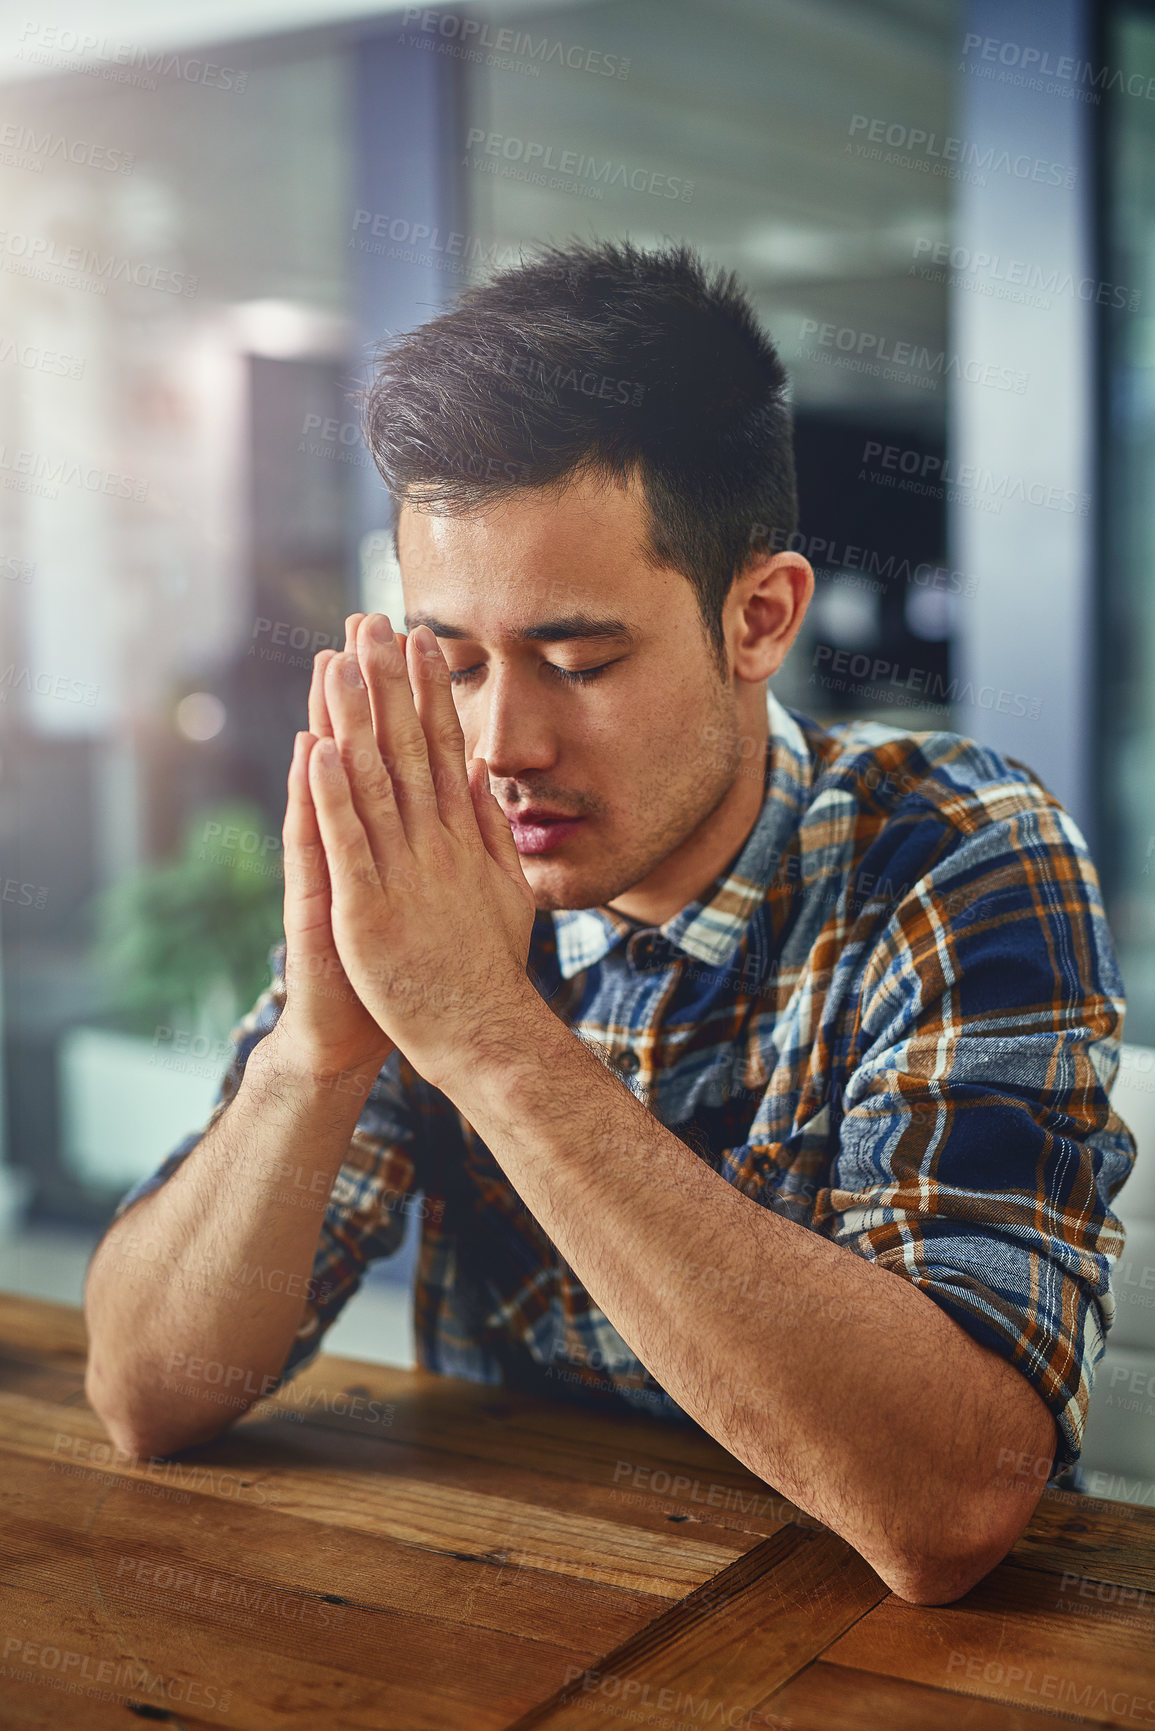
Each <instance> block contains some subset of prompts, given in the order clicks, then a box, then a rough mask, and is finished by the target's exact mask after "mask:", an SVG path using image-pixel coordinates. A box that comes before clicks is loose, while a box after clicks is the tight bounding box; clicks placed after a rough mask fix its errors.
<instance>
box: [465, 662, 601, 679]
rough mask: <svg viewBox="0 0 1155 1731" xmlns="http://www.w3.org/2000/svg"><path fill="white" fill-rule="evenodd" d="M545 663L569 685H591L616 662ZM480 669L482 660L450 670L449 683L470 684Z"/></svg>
mask: <svg viewBox="0 0 1155 1731" xmlns="http://www.w3.org/2000/svg"><path fill="white" fill-rule="evenodd" d="M543 665H544V666H546V667H549V668H552V670H553V671H554V673H556V674H557V676H558V678H559V679H561V680H563V681H564V682H565V684H567V685H589V684H590V683H591V682H592V681H593V680H595V679H598V678H600V676H601V675H602V674H603V673H604V672H605V671H606V669H607V668H608V667H612V666H613V665H614V664H613V662H612V661H603V662H602V664H601V666H600V667H582V668H573V667H559V666H558V665H557V663H556V662H554V661H546V662H544V663H543ZM480 671H481V663H480V662H478V663H477V665H476V666H475V667H459V668H455V669H453V670H451V671H450V674H449V683H450V684H451V685H468V684H469V682H470V681H471V680H472V679H473V677H474V675H475V674H477V673H479V672H480Z"/></svg>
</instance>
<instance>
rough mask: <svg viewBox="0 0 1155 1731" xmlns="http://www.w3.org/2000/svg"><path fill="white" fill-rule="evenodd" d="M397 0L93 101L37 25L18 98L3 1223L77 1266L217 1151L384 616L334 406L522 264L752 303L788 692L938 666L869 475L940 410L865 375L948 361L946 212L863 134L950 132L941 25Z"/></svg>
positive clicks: (133, 73)
mask: <svg viewBox="0 0 1155 1731" xmlns="http://www.w3.org/2000/svg"><path fill="white" fill-rule="evenodd" d="M411 10H412V9H410V13H406V14H400V13H397V14H393V15H387V14H386V15H382V16H381V17H379V18H375V19H370V20H365V21H361V22H356V23H349V24H348V25H345V26H343V27H341V28H339V29H327V28H323V29H317V30H312V31H309V30H304V31H295V32H293V33H291V34H290V33H287V32H286V33H285V34H283V35H280V36H278V35H271V36H263V37H261V38H259V39H255V40H249V41H245V42H241V43H232V44H228V45H225V46H222V47H218V48H216V49H211V50H204V49H200V48H198V49H197V51H196V53H195V54H194V53H193V45H191V44H190V45H188V47H187V48H182V49H180V50H179V51H178V50H172V51H169V50H166V52H164V53H160V52H155V53H154V52H151V51H150V50H149V49H148V45H147V44H145V45H144V46H143V47H141V48H140V50H139V51H137V50H136V49H134V50H133V52H132V54H130V55H129V56H128V57H127V60H125V57H124V56H123V55H122V56H120V59H119V61H118V62H117V64H115V65H113V64H111V63H110V64H105V63H104V61H103V60H98V61H97V62H96V63H94V64H87V65H84V66H78V65H77V64H76V58H77V57H76V55H75V54H73V55H72V56H71V58H70V57H69V55H68V54H67V53H65V52H63V51H62V50H61V49H60V39H59V33H58V34H57V40H56V46H55V47H53V48H51V50H50V49H49V48H48V47H45V49H44V51H43V53H40V52H39V51H38V58H37V57H36V56H32V57H31V59H30V64H29V68H28V69H29V70H30V71H34V72H35V74H36V75H35V76H29V77H26V78H24V79H22V80H21V81H20V82H19V83H15V84H13V85H11V86H10V87H9V89H8V90H7V91H6V100H5V115H6V117H7V120H6V127H5V131H4V135H3V142H4V146H5V149H4V152H3V156H2V157H0V176H2V180H3V187H4V193H5V225H6V226H5V228H4V230H3V233H2V236H0V297H2V304H3V313H2V317H0V331H3V332H5V333H7V335H6V337H5V340H4V341H3V342H2V343H0V367H2V368H3V372H4V375H5V383H6V386H7V388H6V390H5V391H4V394H3V406H2V408H0V415H2V417H3V424H2V427H0V476H2V480H3V485H2V487H0V575H2V576H3V579H4V581H3V583H2V585H0V606H2V609H3V614H2V628H3V632H4V642H5V652H4V659H3V667H2V668H0V700H2V701H0V754H2V767H3V776H2V781H0V787H2V789H3V795H2V797H3V824H4V832H5V843H6V849H7V851H6V856H5V857H6V860H7V861H8V862H9V863H7V864H6V866H5V873H6V875H5V885H6V889H5V895H4V899H3V902H2V904H0V933H2V951H0V954H2V959H3V968H4V1002H3V1008H4V1019H5V1032H6V1050H7V1066H6V1071H5V1081H6V1094H7V1098H6V1114H5V1123H6V1134H7V1163H6V1166H5V1167H4V1168H3V1170H4V1172H5V1173H6V1175H7V1184H6V1187H5V1189H4V1192H3V1193H4V1195H5V1196H6V1197H7V1205H8V1207H9V1209H10V1210H11V1211H13V1213H15V1212H16V1211H17V1210H18V1208H19V1207H20V1206H27V1207H29V1208H30V1209H31V1211H32V1213H31V1217H32V1218H33V1219H34V1220H60V1221H64V1220H71V1221H73V1222H75V1223H88V1226H89V1228H90V1230H95V1229H96V1228H97V1227H98V1226H99V1225H100V1223H101V1222H102V1221H103V1220H104V1219H105V1218H106V1217H107V1214H108V1211H109V1209H110V1208H111V1206H112V1204H113V1202H114V1201H115V1199H116V1197H117V1196H118V1195H119V1194H120V1193H122V1191H123V1190H124V1189H125V1188H126V1186H127V1185H128V1184H129V1183H130V1182H131V1181H132V1180H133V1179H134V1178H135V1177H137V1176H139V1175H141V1174H142V1173H144V1172H147V1171H150V1170H151V1169H152V1168H153V1167H154V1166H155V1165H156V1163H157V1161H158V1160H159V1159H160V1158H161V1157H162V1156H163V1154H164V1153H165V1152H166V1151H167V1150H168V1148H170V1147H171V1146H173V1145H174V1144H175V1143H176V1142H177V1141H178V1140H180V1139H181V1137H183V1136H184V1135H185V1134H187V1133H188V1131H189V1130H190V1129H193V1128H196V1127H198V1126H199V1125H200V1124H201V1123H202V1122H203V1120H204V1118H205V1116H206V1114H207V1111H208V1109H209V1106H210V1104H211V1101H212V1099H213V1097H214V1095H215V1091H216V1087H217V1084H218V1082H219V1079H220V1075H221V1072H222V1070H223V1068H224V1063H225V1060H226V1056H227V1049H228V1048H227V1034H228V1030H229V1028H230V1026H231V1025H232V1022H233V1020H234V1019H235V1016H236V1014H237V1012H238V1010H239V1009H241V1008H244V1007H246V1006H247V1005H248V1004H249V1003H250V1002H251V1001H252V999H253V998H254V997H255V996H256V993H257V991H258V990H259V989H260V986H261V984H262V983H263V979H264V970H265V958H266V954H267V950H268V947H269V944H270V943H271V942H272V941H274V940H275V937H276V934H277V929H278V920H279V897H280V874H279V854H280V841H279V831H280V823H281V815H282V809H283V785H284V776H285V770H286V765H287V760H288V756H289V750H290V746H291V739H292V733H293V731H294V729H295V728H296V727H297V726H299V725H301V723H302V721H303V719H304V709H303V705H304V697H305V692H306V689H307V684H308V670H309V667H310V665H311V660H312V655H313V653H314V652H315V650H316V649H317V648H318V647H324V646H325V645H326V644H328V643H330V642H332V641H334V640H336V641H338V642H339V641H341V640H342V636H341V634H342V624H341V622H342V619H343V616H344V614H345V612H346V611H347V610H348V609H349V608H350V607H352V606H355V605H357V603H358V600H359V599H361V598H364V599H365V600H367V601H369V602H372V601H374V600H377V599H379V598H381V597H386V598H387V597H388V596H389V594H391V593H393V594H395V593H396V591H395V589H394V590H391V589H390V587H389V583H390V576H391V573H390V569H389V555H388V543H387V537H386V536H384V534H383V533H382V531H384V530H385V529H386V528H387V526H388V518H387V502H386V500H385V497H384V492H383V489H382V487H381V484H380V482H379V479H378V477H377V476H376V473H375V471H373V470H372V467H371V465H370V464H369V461H368V458H367V456H366V454H365V453H364V451H363V449H362V448H361V445H360V440H359V434H358V425H357V414H356V403H355V395H356V388H357V386H358V384H359V382H360V381H361V380H362V379H363V378H364V376H365V372H366V366H367V363H368V359H369V356H370V355H371V352H372V348H373V346H374V344H375V343H376V342H377V341H379V340H380V339H382V338H383V337H386V336H387V335H388V334H389V333H390V332H391V331H394V330H397V329H404V328H408V327H409V326H411V325H412V324H415V323H417V322H419V321H420V320H421V319H423V318H426V317H428V316H430V315H431V314H432V313H434V312H436V311H437V310H438V308H439V307H440V306H441V305H442V304H444V302H445V301H446V300H447V299H448V298H449V297H451V296H452V295H453V294H454V292H455V291H456V290H457V289H458V288H459V287H460V286H462V285H463V284H464V283H467V282H469V281H473V280H477V279H478V278H480V277H481V276H483V275H484V274H486V273H487V272H488V271H489V270H490V269H491V268H492V267H493V266H494V265H495V264H500V263H502V262H505V261H509V260H513V259H515V258H516V257H517V256H519V253H520V251H521V249H522V248H523V247H524V246H526V245H529V244H532V243H533V242H535V241H540V240H548V239H564V238H566V237H567V236H570V235H575V234H581V235H586V236H607V235H617V236H629V237H630V238H631V239H633V240H635V241H637V242H639V243H641V244H648V243H652V242H657V241H660V240H662V239H663V238H665V237H668V236H669V237H675V238H678V239H684V240H687V241H690V242H692V243H693V244H695V245H697V246H699V247H700V248H701V249H702V250H703V252H704V254H705V255H706V257H707V258H708V259H709V260H710V261H711V262H715V263H717V264H720V265H723V266H726V267H729V268H733V269H734V270H735V271H737V272H738V274H739V276H740V277H741V278H742V280H743V281H744V282H746V283H747V284H748V285H749V286H750V288H751V289H752V291H753V294H754V297H755V301H756V304H757V306H758V309H759V311H760V313H761V314H762V315H763V316H764V318H765V319H766V321H767V324H768V326H769V328H770V330H771V332H772V334H773V336H774V338H775V340H776V341H777V342H778V344H779V346H780V348H781V351H782V353H783V356H784V359H785V360H786V362H787V364H788V366H789V368H790V370H791V373H792V375H793V380H794V392H795V403H796V411H797V424H798V456H799V470H800V484H801V492H802V503H803V521H802V529H801V532H800V536H799V539H798V542H797V544H798V545H800V546H801V547H802V549H803V551H805V552H807V553H808V554H809V556H810V557H811V558H812V560H813V562H814V564H815V565H816V567H817V568H818V572H819V592H818V595H817V597H816V600H815V603H814V606H813V608H812V610H811V613H810V615H809V618H808V620H807V624H806V628H805V632H806V634H805V637H804V639H803V640H802V641H801V642H800V644H799V645H798V647H797V648H796V649H795V651H794V653H793V655H792V657H791V659H790V661H789V662H788V663H787V666H786V668H784V669H783V672H782V674H781V675H780V676H779V679H778V681H777V686H778V690H779V695H780V696H781V697H782V698H783V700H784V701H786V702H788V703H794V704H796V705H797V706H798V707H800V708H803V709H806V710H808V711H809V712H811V713H814V714H819V715H825V716H827V717H837V716H838V715H840V714H844V713H847V712H849V711H851V710H854V711H857V712H861V711H862V710H863V709H865V708H868V707H869V704H868V703H865V702H864V701H863V699H862V697H861V695H860V694H859V695H856V694H854V693H853V692H850V693H845V692H839V691H837V690H836V689H834V687H833V685H825V684H823V683H822V681H821V680H820V679H818V678H817V677H816V676H815V674H814V670H815V667H816V666H817V667H818V668H821V666H822V647H823V646H825V650H826V651H827V652H828V653H833V651H834V650H836V649H840V648H849V649H855V650H859V649H863V650H871V651H873V652H874V653H882V654H886V655H888V656H891V657H893V658H894V659H895V661H896V662H897V661H900V660H901V659H902V658H903V657H904V656H905V657H907V658H908V659H910V658H912V657H915V656H917V657H918V658H919V659H920V660H921V661H924V662H925V661H926V660H927V658H928V657H929V658H930V661H931V663H932V664H933V665H934V666H936V667H942V668H945V667H946V665H947V655H948V638H949V631H950V600H951V598H950V595H949V593H947V592H946V585H945V584H944V582H943V570H942V565H943V558H944V547H945V532H944V522H943V508H942V506H941V504H940V503H938V502H937V501H936V500H934V499H922V498H918V497H916V496H914V495H913V494H911V493H906V494H897V493H895V492H894V491H893V490H888V489H887V488H886V487H883V486H880V485H879V484H878V474H877V472H871V471H869V470H868V469H864V466H863V462H862V456H863V450H864V448H865V447H866V445H867V443H868V441H872V442H873V446H874V447H876V448H878V449H882V448H883V447H886V446H894V445H900V446H902V447H903V448H906V447H909V446H910V445H912V444H917V445H918V446H919V448H920V449H924V450H927V451H935V450H938V451H941V449H942V448H943V441H944V437H945V425H946V397H947V390H948V384H947V381H946V380H945V379H944V378H942V377H941V376H940V375H939V373H937V372H936V371H935V368H934V366H933V364H932V363H930V362H925V363H924V364H923V365H922V367H921V369H920V368H919V366H917V365H916V366H914V367H913V368H911V367H909V366H906V367H894V366H888V365H886V364H884V363H883V362H881V361H879V360H878V359H877V358H872V353H873V354H874V355H875V356H877V354H879V353H881V354H882V355H884V356H886V355H889V354H892V353H893V352H894V349H895V346H896V345H899V346H901V345H904V344H905V345H909V346H910V347H911V348H912V349H917V350H918V351H919V352H920V353H922V354H923V355H925V356H928V357H933V356H935V355H936V354H941V352H942V351H943V349H944V347H945V337H946V317H947V308H946V290H945V288H944V286H943V283H942V280H941V273H934V272H930V273H928V272H926V271H925V270H923V269H922V268H921V265H920V262H919V261H920V260H921V259H922V257H923V256H924V255H925V254H927V253H928V252H929V251H930V250H931V249H932V248H933V247H934V246H935V245H937V244H939V243H940V242H942V241H943V240H945V239H946V238H947V237H948V236H949V232H950V182H949V181H948V180H946V179H943V178H936V177H934V176H931V175H927V174H920V173H917V172H912V173H910V174H906V175H904V174H902V173H898V174H896V173H895V171H894V168H893V165H891V164H890V163H885V162H883V161H882V160H881V159H880V155H881V153H879V152H878V151H877V150H875V149H873V148H872V147H869V145H868V143H866V142H864V141H866V140H868V138H869V135H870V132H871V129H872V128H877V124H878V122H879V120H880V118H881V119H883V120H885V119H886V117H889V116H892V115H894V114H896V113H901V114H902V116H903V117H904V119H905V122H906V123H907V124H908V125H910V126H914V127H918V128H922V129H923V130H925V131H926V132H927V133H928V134H934V133H942V132H943V131H945V130H947V129H948V127H949V118H950V103H951V63H950V54H951V48H952V45H953V44H954V42H955V40H956V38H957V34H958V17H957V8H956V6H955V5H954V4H953V3H951V0H934V3H933V4H931V3H928V4H920V5H917V6H914V5H912V6H894V5H893V4H888V3H885V0H879V3H878V4H874V5H863V6H860V7H858V8H856V9H855V12H854V14H853V15H852V16H851V17H848V15H847V13H846V10H845V8H842V7H839V6H836V5H834V4H830V3H820V4H816V5H813V6H809V7H807V8H802V7H800V6H797V5H794V4H788V3H785V0H774V3H772V4H747V3H744V0H728V3H727V4H725V5H723V6H721V7H719V6H716V5H713V4H710V5H707V4H706V3H705V0H679V3H677V4H672V5H671V4H666V3H665V0H663V3H662V4H660V5H659V4H657V3H656V0H620V3H616V4H608V5H597V6H587V5H575V6H572V7H551V8H549V9H548V11H547V12H542V13H541V14H540V15H538V14H535V13H533V12H532V11H531V12H527V11H525V10H515V9H513V8H511V9H510V10H509V12H508V15H507V14H506V13H505V12H504V11H503V10H502V9H501V8H500V7H496V8H491V9H489V11H488V13H487V18H486V22H485V25H484V33H483V32H482V29H481V27H480V26H479V27H478V28H477V29H476V30H474V31H472V32H470V33H469V34H468V35H467V34H466V33H465V32H464V30H463V27H462V19H460V18H457V19H454V18H453V17H451V16H450V15H448V14H446V15H445V17H444V18H443V16H442V15H441V14H439V13H433V12H423V13H421V14H420V15H419V16H417V17H416V18H413V17H412V16H411V15H410V14H411ZM446 19H447V20H448V23H446ZM106 58H107V56H106ZM121 63H123V64H121ZM209 68H212V69H214V70H213V76H212V77H211V78H210V77H208V76H207V69H209ZM406 103H408V104H409V105H410V107H409V111H408V118H406V113H405V105H406ZM423 127H424V129H425V130H424V132H423V131H422V128H423ZM451 235H452V236H453V237H454V238H453V239H450V238H449V237H450V236H451ZM374 531H376V535H374V533H373V532H374ZM916 573H917V576H916ZM816 656H817V657H818V659H817V661H816ZM886 718H887V719H893V713H892V712H890V711H887V712H886ZM921 719H922V722H923V723H924V724H929V725H943V720H942V712H941V709H940V710H939V711H936V712H935V713H934V714H932V715H931V716H930V718H929V721H928V719H927V717H926V716H923V717H922V718H921ZM903 720H904V722H905V723H906V724H907V725H912V726H913V725H918V724H919V722H920V714H919V712H918V711H917V710H908V711H906V712H904V716H903ZM9 892H10V893H9Z"/></svg>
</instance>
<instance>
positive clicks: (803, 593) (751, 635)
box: [726, 553, 814, 682]
mask: <svg viewBox="0 0 1155 1731" xmlns="http://www.w3.org/2000/svg"><path fill="white" fill-rule="evenodd" d="M813 595H814V570H813V567H812V566H811V564H810V562H809V561H808V560H806V559H804V558H803V557H802V555H801V553H773V554H759V555H756V556H755V558H754V559H752V560H751V561H750V562H749V563H748V564H747V566H746V567H745V568H744V569H743V571H742V572H741V573H740V575H739V576H738V577H737V578H736V579H735V582H734V585H733V587H732V589H731V591H730V594H729V596H728V597H727V601H726V610H727V613H729V615H730V617H729V619H728V621H727V622H726V623H727V641H728V642H729V643H730V646H731V656H732V659H733V663H734V672H735V674H736V675H737V676H738V678H739V679H747V680H750V681H751V682H757V681H759V680H763V679H768V678H769V677H770V675H771V674H773V673H777V671H778V669H779V668H780V667H781V665H782V663H783V662H784V661H785V659H786V656H787V653H788V652H789V650H790V647H791V645H792V644H793V642H794V639H795V638H796V637H797V635H798V632H799V630H800V629H801V626H802V621H803V620H804V619H805V617H806V610H807V608H808V607H809V606H810V602H811V600H812V598H813Z"/></svg>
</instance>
